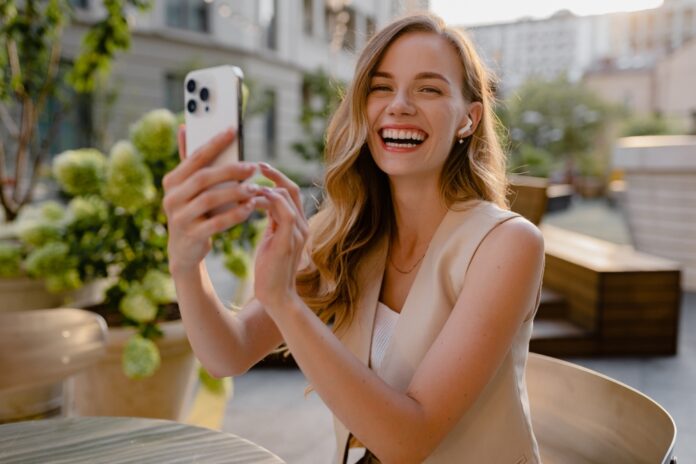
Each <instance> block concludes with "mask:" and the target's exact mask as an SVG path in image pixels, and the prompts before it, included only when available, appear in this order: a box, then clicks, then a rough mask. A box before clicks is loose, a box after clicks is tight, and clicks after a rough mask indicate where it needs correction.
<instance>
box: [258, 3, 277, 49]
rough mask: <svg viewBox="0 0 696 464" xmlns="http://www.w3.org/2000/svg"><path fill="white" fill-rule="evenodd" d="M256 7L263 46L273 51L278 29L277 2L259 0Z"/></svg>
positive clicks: (275, 45) (275, 46)
mask: <svg viewBox="0 0 696 464" xmlns="http://www.w3.org/2000/svg"><path fill="white" fill-rule="evenodd" d="M258 5H259V26H260V27H261V36H262V41H263V45H264V46H265V47H267V48H270V49H271V50H275V49H276V48H277V47H278V44H277V31H276V29H277V27H278V21H277V16H278V0H260V1H259V3H258Z"/></svg>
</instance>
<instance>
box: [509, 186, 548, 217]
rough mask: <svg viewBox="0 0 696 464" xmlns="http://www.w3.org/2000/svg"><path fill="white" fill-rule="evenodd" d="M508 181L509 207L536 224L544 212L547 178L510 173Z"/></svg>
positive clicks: (546, 199) (546, 198) (546, 197)
mask: <svg viewBox="0 0 696 464" xmlns="http://www.w3.org/2000/svg"><path fill="white" fill-rule="evenodd" d="M509 181H510V187H509V189H508V202H509V203H510V209H511V210H512V211H514V212H516V213H518V214H521V215H522V216H524V217H525V218H527V219H528V220H529V221H530V222H532V223H534V224H537V225H538V224H539V223H540V222H541V219H542V218H543V217H544V213H545V212H546V204H547V201H548V196H547V193H546V190H547V188H548V180H547V179H546V178H543V177H531V176H517V175H511V176H510V177H509Z"/></svg>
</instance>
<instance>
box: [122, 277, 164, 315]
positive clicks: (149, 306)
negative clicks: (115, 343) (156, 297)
mask: <svg viewBox="0 0 696 464" xmlns="http://www.w3.org/2000/svg"><path fill="white" fill-rule="evenodd" d="M119 309H120V310H121V312H122V313H123V315H125V316H126V317H127V318H128V319H131V320H133V321H135V322H139V323H146V322H151V321H154V320H155V317H157V304H156V303H155V302H154V301H152V299H151V298H150V297H149V296H148V295H147V293H146V292H145V289H144V288H143V287H142V286H141V285H138V284H134V285H132V286H131V288H129V289H128V291H127V292H126V295H125V296H124V297H123V298H122V299H121V303H120V305H119Z"/></svg>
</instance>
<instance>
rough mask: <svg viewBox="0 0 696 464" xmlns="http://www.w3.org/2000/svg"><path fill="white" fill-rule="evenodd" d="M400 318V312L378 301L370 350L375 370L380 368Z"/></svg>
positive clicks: (371, 363)
mask: <svg viewBox="0 0 696 464" xmlns="http://www.w3.org/2000/svg"><path fill="white" fill-rule="evenodd" d="M398 320H399V313H397V312H396V311H394V310H393V309H391V308H390V307H389V306H387V305H385V304H384V303H382V302H381V301H379V302H377V314H376V315H375V327H374V329H373V331H372V348H371V350H370V366H371V367H372V369H373V370H375V371H377V370H379V367H380V366H381V365H382V360H383V359H384V354H385V353H386V351H387V346H389V340H391V337H392V334H393V333H394V328H395V327H396V322H397V321H398Z"/></svg>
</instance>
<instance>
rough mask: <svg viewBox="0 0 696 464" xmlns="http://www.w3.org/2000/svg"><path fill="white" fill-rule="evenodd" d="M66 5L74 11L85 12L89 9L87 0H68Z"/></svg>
mask: <svg viewBox="0 0 696 464" xmlns="http://www.w3.org/2000/svg"><path fill="white" fill-rule="evenodd" d="M68 3H69V4H70V6H71V7H73V8H75V9H76V10H86V9H88V8H89V0H69V1H68Z"/></svg>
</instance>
